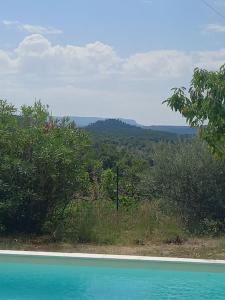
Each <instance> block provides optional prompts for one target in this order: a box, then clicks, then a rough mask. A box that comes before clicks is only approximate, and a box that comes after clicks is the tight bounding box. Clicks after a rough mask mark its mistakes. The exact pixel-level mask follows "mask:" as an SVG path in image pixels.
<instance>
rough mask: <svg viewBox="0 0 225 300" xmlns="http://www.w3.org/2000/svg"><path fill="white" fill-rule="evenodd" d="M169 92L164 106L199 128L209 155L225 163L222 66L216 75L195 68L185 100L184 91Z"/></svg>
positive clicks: (224, 76)
mask: <svg viewBox="0 0 225 300" xmlns="http://www.w3.org/2000/svg"><path fill="white" fill-rule="evenodd" d="M173 91H174V92H173V95H172V96H171V97H170V98H168V99H167V100H166V101H164V102H166V103H167V105H168V106H169V107H170V108H172V109H173V110H175V111H179V112H180V113H181V114H182V116H183V117H185V118H186V120H187V122H188V123H189V124H190V126H193V127H199V128H200V134H201V136H202V138H203V139H204V140H206V141H207V143H208V144H209V145H210V146H211V148H212V150H213V152H214V153H215V154H217V155H219V156H220V157H222V158H224V159H225V65H223V66H222V67H221V68H220V69H219V71H216V72H213V71H207V70H202V69H198V68H196V69H195V70H194V75H193V78H192V80H191V85H190V88H189V90H188V94H189V95H188V96H187V94H186V89H185V88H184V87H182V88H175V89H173Z"/></svg>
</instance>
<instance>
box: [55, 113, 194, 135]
mask: <svg viewBox="0 0 225 300" xmlns="http://www.w3.org/2000/svg"><path fill="white" fill-rule="evenodd" d="M56 118H57V119H61V118H62V117H56ZM69 119H70V120H71V122H74V123H75V124H76V125H77V127H86V126H88V125H90V124H93V123H96V122H98V121H105V120H120V121H122V122H124V123H125V124H128V125H132V126H136V127H141V128H143V129H151V130H153V131H161V132H162V131H164V132H170V133H175V134H179V135H180V134H182V135H183V134H195V133H196V131H197V130H196V129H195V128H191V127H189V126H171V125H168V126H167V125H151V126H144V125H141V124H138V123H137V122H136V121H135V120H132V119H125V118H118V119H107V118H101V117H78V116H69Z"/></svg>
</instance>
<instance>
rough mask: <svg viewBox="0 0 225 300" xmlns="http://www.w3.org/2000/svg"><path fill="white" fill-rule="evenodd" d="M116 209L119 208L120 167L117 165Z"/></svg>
mask: <svg viewBox="0 0 225 300" xmlns="http://www.w3.org/2000/svg"><path fill="white" fill-rule="evenodd" d="M116 210H117V211H118V210H119V167H118V166H117V167H116Z"/></svg>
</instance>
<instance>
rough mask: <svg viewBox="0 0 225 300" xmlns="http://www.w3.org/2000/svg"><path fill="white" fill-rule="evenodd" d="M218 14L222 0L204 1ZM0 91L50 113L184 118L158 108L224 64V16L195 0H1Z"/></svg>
mask: <svg viewBox="0 0 225 300" xmlns="http://www.w3.org/2000/svg"><path fill="white" fill-rule="evenodd" d="M207 2H208V3H209V4H210V5H213V7H215V8H216V9H217V10H218V11H219V12H220V13H222V14H224V15H225V1H223V0H207ZM0 4H1V10H0V90H1V93H2V94H0V97H1V98H6V99H8V100H9V101H11V102H13V103H14V104H15V105H17V106H19V105H21V104H22V103H27V104H30V103H32V102H33V101H34V99H35V98H36V99H37V98H38V99H39V98H40V99H42V101H43V102H44V103H49V104H50V107H51V109H52V111H53V113H54V114H57V115H68V114H70V115H81V116H104V117H127V118H133V119H136V120H137V121H139V122H142V123H144V124H184V120H182V119H181V118H180V117H179V116H178V115H177V114H175V113H172V112H170V111H169V109H168V108H166V107H165V106H162V104H161V102H162V101H163V100H164V99H165V98H166V97H168V96H169V95H170V88H172V87H173V86H176V85H178V86H179V85H187V84H188V83H189V81H190V79H191V74H192V70H193V68H194V67H196V66H199V67H205V68H209V69H216V68H218V67H219V66H220V65H221V64H222V63H224V62H225V50H224V49H225V43H224V41H225V18H224V19H223V18H222V17H220V16H219V15H217V14H216V13H215V12H214V11H212V10H211V9H210V8H209V7H207V6H206V5H205V4H204V3H203V1H201V0H152V1H149V0H123V1H122V0H120V1H119V0H113V1H110V0H108V1H106V0H105V1H103V0H82V1H79V0H78V1H76V0H73V1H72V0H64V1H62V0H58V1H53V0H45V1H44V0H42V1H28V0H20V1H16V0H14V1H13V0H7V1H2V0H0Z"/></svg>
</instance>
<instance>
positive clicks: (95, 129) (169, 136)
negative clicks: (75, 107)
mask: <svg viewBox="0 0 225 300" xmlns="http://www.w3.org/2000/svg"><path fill="white" fill-rule="evenodd" d="M85 129H86V130H87V131H88V132H90V133H91V135H92V136H94V137H102V138H109V139H114V138H116V139H117V138H120V139H123V138H124V139H127V138H129V139H132V138H135V139H136V138H138V139H142V140H149V141H151V140H152V141H159V140H175V139H177V138H178V135H177V134H175V133H170V132H163V131H156V130H152V129H149V128H142V127H138V126H133V125H129V124H126V123H125V122H123V121H121V120H116V119H107V120H103V121H97V122H95V123H93V124H90V125H88V126H87V127H85Z"/></svg>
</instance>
